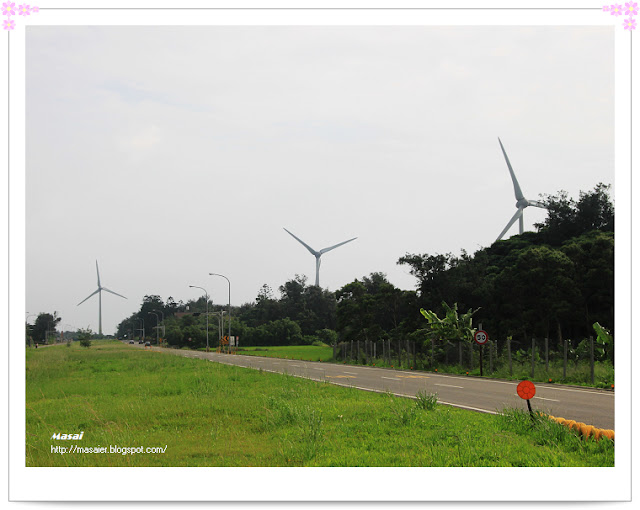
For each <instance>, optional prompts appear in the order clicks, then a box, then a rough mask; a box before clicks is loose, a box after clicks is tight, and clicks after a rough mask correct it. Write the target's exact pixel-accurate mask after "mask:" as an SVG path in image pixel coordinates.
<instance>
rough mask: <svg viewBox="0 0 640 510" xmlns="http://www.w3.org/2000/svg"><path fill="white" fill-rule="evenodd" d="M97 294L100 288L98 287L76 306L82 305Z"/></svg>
mask: <svg viewBox="0 0 640 510" xmlns="http://www.w3.org/2000/svg"><path fill="white" fill-rule="evenodd" d="M98 292H100V287H98V289H97V290H96V291H95V292H93V293H91V294H89V295H88V296H87V297H86V298H84V299H83V300H82V301H80V302H79V303H78V304H77V305H76V306H80V305H81V304H82V303H84V302H85V301H86V300H87V299H89V298H90V297H91V296H95V295H96V294H97V293H98Z"/></svg>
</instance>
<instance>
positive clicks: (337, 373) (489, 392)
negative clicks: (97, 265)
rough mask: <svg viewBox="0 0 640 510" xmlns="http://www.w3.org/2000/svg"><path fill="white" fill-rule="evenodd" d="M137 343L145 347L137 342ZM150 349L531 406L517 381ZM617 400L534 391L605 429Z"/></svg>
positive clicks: (460, 403) (592, 393) (552, 388)
mask: <svg viewBox="0 0 640 510" xmlns="http://www.w3.org/2000/svg"><path fill="white" fill-rule="evenodd" d="M135 347H139V348H143V347H144V346H142V345H138V344H135ZM151 350H153V351H160V352H164V353H168V354H173V355H178V356H184V357H188V358H201V359H208V360H210V361H214V362H217V363H224V364H227V365H235V366H241V367H247V368H252V369H262V370H265V371H268V372H275V373H287V374H289V375H294V376H297V377H303V378H305V379H311V380H315V381H325V382H329V383H332V384H337V385H340V386H349V387H354V388H357V389H361V390H367V391H376V392H391V393H393V394H395V395H398V396H405V397H415V395H416V394H417V393H418V392H420V391H424V392H426V393H437V394H438V402H439V403H440V404H445V405H450V406H454V407H459V408H462V409H469V410H472V411H478V412H483V413H493V414H496V413H499V412H500V411H501V410H502V409H504V408H507V407H516V408H522V409H525V410H526V409H527V405H526V402H525V401H524V400H522V399H521V398H520V397H519V396H518V394H517V392H516V387H517V385H518V382H519V381H505V380H499V379H488V378H479V377H467V376H459V375H446V374H436V373H434V372H418V371H413V370H412V371H406V370H405V371H403V370H394V369H390V368H377V367H365V366H357V365H340V364H334V363H322V362H311V361H299V360H288V359H281V358H266V357H258V356H243V355H229V354H218V353H214V352H209V353H206V352H200V351H186V350H178V349H164V348H158V347H155V346H154V347H152V348H151ZM614 400H615V395H614V393H613V392H612V391H608V390H598V389H594V388H580V387H575V386H561V385H556V384H542V383H536V395H535V396H534V397H533V398H532V399H531V406H532V408H533V409H534V411H542V412H544V413H547V414H550V415H553V416H556V417H563V418H566V419H571V420H576V421H578V422H584V423H586V424H587V425H593V426H594V427H598V428H602V429H614Z"/></svg>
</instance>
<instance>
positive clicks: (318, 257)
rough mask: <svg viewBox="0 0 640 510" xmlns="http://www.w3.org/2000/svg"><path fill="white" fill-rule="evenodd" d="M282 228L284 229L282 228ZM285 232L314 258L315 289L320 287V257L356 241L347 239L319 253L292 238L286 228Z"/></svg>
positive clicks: (301, 241)
mask: <svg viewBox="0 0 640 510" xmlns="http://www.w3.org/2000/svg"><path fill="white" fill-rule="evenodd" d="M282 228H284V227H282ZM284 230H285V232H286V233H287V234H289V235H290V236H291V237H293V238H294V239H295V240H296V241H298V242H299V243H300V244H302V246H304V247H305V248H306V249H307V250H309V252H310V253H311V255H313V256H314V257H315V258H316V287H320V257H321V256H322V254H323V253H327V252H328V251H331V250H333V249H334V248H337V247H338V246H342V245H343V244H347V243H350V242H351V241H353V240H354V239H358V238H357V237H354V238H353V239H349V240H348V241H342V242H341V243H338V244H334V245H333V246H329V247H328V248H323V249H322V250H320V251H316V250H314V249H313V248H312V247H311V246H309V245H308V244H307V243H305V242H304V241H303V240H302V239H300V238H298V237H296V236H294V235H293V234H292V233H291V232H289V231H288V230H287V229H286V228H285V229H284Z"/></svg>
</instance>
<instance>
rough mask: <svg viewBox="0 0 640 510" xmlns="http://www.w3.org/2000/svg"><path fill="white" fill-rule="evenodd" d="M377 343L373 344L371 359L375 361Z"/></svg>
mask: <svg viewBox="0 0 640 510" xmlns="http://www.w3.org/2000/svg"><path fill="white" fill-rule="evenodd" d="M377 345H378V344H377V342H373V359H376V346H377Z"/></svg>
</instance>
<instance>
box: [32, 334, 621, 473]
mask: <svg viewBox="0 0 640 510" xmlns="http://www.w3.org/2000/svg"><path fill="white" fill-rule="evenodd" d="M26 356H27V373H26V383H27V386H26V390H27V391H26V400H27V401H26V465H27V466H176V467H177V466H270V467H271V466H613V464H614V448H613V443H612V442H611V441H609V440H607V439H603V440H601V441H599V442H595V441H594V440H587V441H585V440H582V439H580V438H578V437H577V436H576V435H574V434H573V433H572V432H571V431H569V430H568V429H566V428H564V427H562V426H561V425H558V424H556V423H555V422H551V421H549V420H547V419H537V420H535V421H532V420H531V419H530V417H529V416H528V415H526V414H524V413H522V412H515V411H509V412H506V413H505V414H504V415H501V416H494V415H486V414H480V413H473V412H470V411H463V410H458V409H454V408H450V407H446V406H442V405H436V406H434V407H432V406H431V405H430V403H431V402H432V399H429V398H428V396H426V398H422V399H419V400H412V399H403V398H397V397H392V396H390V395H387V394H378V393H369V392H364V391H360V390H356V389H353V388H345V387H338V386H334V385H331V384H328V383H322V382H314V381H309V380H304V379H299V378H295V377H293V376H289V375H279V374H273V373H268V372H262V371H256V370H251V369H245V368H239V367H231V366H227V365H220V364H217V363H213V362H210V361H206V360H200V359H190V358H184V357H181V356H174V355H170V354H165V353H162V352H156V351H145V350H143V349H139V348H133V347H129V346H128V345H123V344H121V343H120V342H113V341H111V342H109V341H104V342H102V341H101V342H95V341H94V342H93V345H92V346H91V347H90V348H89V349H85V348H82V347H80V346H79V345H77V344H76V343H74V344H73V345H72V346H71V347H66V346H52V347H48V348H46V349H38V350H35V349H27V353H26ZM81 431H84V435H83V438H82V440H74V441H62V440H55V439H51V436H52V434H54V433H57V432H60V433H69V434H75V433H79V432H81ZM478 431H482V433H478ZM73 444H76V445H79V446H82V447H84V448H88V447H93V448H97V447H105V448H106V452H105V453H66V454H61V453H59V450H58V452H55V451H52V450H54V449H55V447H56V446H63V447H67V448H71V447H72V445H73ZM114 446H118V447H120V448H122V447H142V448H143V449H145V448H149V447H161V448H166V450H165V453H150V452H149V453H147V452H144V450H143V452H142V453H135V454H134V453H131V452H127V454H126V455H123V454H122V453H109V451H110V447H114Z"/></svg>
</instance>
